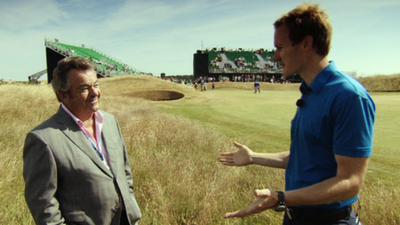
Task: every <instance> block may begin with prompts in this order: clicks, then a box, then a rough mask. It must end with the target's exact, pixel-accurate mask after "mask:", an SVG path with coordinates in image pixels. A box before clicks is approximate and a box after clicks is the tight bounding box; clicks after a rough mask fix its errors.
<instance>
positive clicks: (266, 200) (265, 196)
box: [224, 189, 278, 219]
mask: <svg viewBox="0 0 400 225" xmlns="http://www.w3.org/2000/svg"><path fill="white" fill-rule="evenodd" d="M274 194H276V195H277V193H276V192H273V191H271V190H269V189H262V190H255V191H254V195H255V196H257V197H258V199H257V200H256V201H254V202H253V203H252V204H251V205H249V206H248V207H246V208H244V209H241V210H239V211H236V212H231V213H226V214H225V216H224V218H225V219H227V218H232V217H246V216H250V215H252V214H255V213H259V212H262V211H264V210H267V209H270V208H272V207H274V206H275V205H276V204H277V203H278V200H277V196H276V197H272V195H274Z"/></svg>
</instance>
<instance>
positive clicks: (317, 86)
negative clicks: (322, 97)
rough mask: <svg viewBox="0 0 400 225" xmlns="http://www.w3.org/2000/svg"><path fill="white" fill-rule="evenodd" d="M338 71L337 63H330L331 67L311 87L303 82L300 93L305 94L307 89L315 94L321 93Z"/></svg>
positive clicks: (318, 76) (315, 79) (321, 73)
mask: <svg viewBox="0 0 400 225" xmlns="http://www.w3.org/2000/svg"><path fill="white" fill-rule="evenodd" d="M337 71H338V69H337V67H336V63H335V62H334V61H330V62H329V65H328V66H327V67H325V68H324V69H323V70H322V71H321V72H320V73H319V74H318V75H317V76H316V77H315V78H314V80H313V81H312V82H311V84H310V86H307V84H306V83H305V82H304V80H303V81H302V82H301V85H300V91H301V92H302V93H304V91H305V90H306V89H307V88H310V89H312V90H313V91H314V92H316V93H319V92H321V90H322V88H323V87H324V86H325V84H326V83H327V82H328V80H329V79H330V77H331V76H332V74H334V73H336V72H337Z"/></svg>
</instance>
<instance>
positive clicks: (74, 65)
mask: <svg viewBox="0 0 400 225" xmlns="http://www.w3.org/2000/svg"><path fill="white" fill-rule="evenodd" d="M94 68H95V65H94V64H93V63H92V62H91V61H90V60H89V59H86V58H83V57H68V58H65V59H62V60H60V61H59V62H58V64H57V67H56V68H55V69H54V71H53V80H52V81H51V84H52V86H53V90H54V92H55V93H56V96H57V99H58V101H59V102H61V99H60V97H59V96H58V94H57V91H59V90H60V91H61V92H69V91H70V83H69V80H68V72H69V71H70V70H71V69H77V70H88V69H92V70H94Z"/></svg>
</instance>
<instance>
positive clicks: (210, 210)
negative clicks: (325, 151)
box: [0, 76, 400, 224]
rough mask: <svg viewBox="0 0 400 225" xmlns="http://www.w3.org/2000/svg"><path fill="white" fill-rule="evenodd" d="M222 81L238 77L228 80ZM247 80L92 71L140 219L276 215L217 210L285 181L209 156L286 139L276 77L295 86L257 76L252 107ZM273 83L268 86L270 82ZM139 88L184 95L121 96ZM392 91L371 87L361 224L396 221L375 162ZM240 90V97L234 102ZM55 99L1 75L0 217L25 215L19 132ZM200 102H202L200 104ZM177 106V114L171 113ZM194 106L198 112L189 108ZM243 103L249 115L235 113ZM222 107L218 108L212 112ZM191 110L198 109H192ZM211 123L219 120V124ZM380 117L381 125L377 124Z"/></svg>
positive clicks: (386, 150)
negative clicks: (191, 83)
mask: <svg viewBox="0 0 400 225" xmlns="http://www.w3.org/2000/svg"><path fill="white" fill-rule="evenodd" d="M230 84H232V86H233V85H237V86H233V87H230V86H229V85H230ZM223 85H227V86H226V87H224V86H223ZM239 85H243V86H239ZM248 85H249V84H234V83H227V84H222V83H217V84H216V88H217V89H216V90H215V92H214V93H213V92H212V91H207V92H200V91H195V90H193V88H189V87H187V86H185V85H180V84H179V85H178V84H174V83H171V82H167V81H162V80H159V79H157V78H154V77H147V76H138V77H132V76H127V77H118V78H111V79H102V80H101V81H100V87H101V90H102V101H101V108H102V109H103V110H105V111H108V112H111V113H113V114H114V115H116V117H117V118H118V120H119V123H120V125H121V129H122V132H123V134H124V138H125V142H126V144H127V148H128V151H129V157H130V161H131V164H132V171H133V174H134V182H135V184H134V186H135V190H136V191H135V193H136V198H137V200H138V203H139V205H140V207H141V210H142V213H143V219H142V221H141V224H281V218H282V214H278V213H275V212H272V211H271V210H268V211H266V212H263V213H260V214H258V215H254V216H251V217H248V218H245V219H232V220H224V219H222V217H223V215H224V213H225V212H228V211H233V210H237V209H240V208H242V207H244V206H246V205H248V204H250V203H251V202H252V201H254V199H255V198H254V196H252V191H253V190H254V189H256V188H272V189H283V187H284V171H283V170H278V169H269V168H264V167H257V166H249V167H241V168H231V167H229V168H228V167H224V166H222V165H220V164H219V162H218V161H217V158H218V156H219V154H220V153H221V152H225V151H231V150H233V147H232V144H231V143H232V141H233V140H234V139H235V140H237V141H239V142H242V143H244V144H247V145H249V146H251V147H252V148H254V149H262V146H270V147H271V148H278V147H279V146H280V148H282V149H283V148H286V147H287V142H288V129H289V126H286V125H282V124H287V123H289V122H290V121H286V120H288V119H287V118H288V117H290V116H292V107H293V105H292V100H293V99H296V98H297V97H298V93H297V92H294V91H293V92H290V91H289V92H287V91H285V92H282V91H279V90H278V89H279V88H278V87H280V88H288V89H293V90H298V86H297V85H296V84H291V85H290V86H282V85H281V84H270V85H267V84H265V85H264V84H262V86H261V88H262V94H267V93H268V94H270V95H269V96H270V98H271V99H270V100H268V101H267V102H268V104H267V103H265V104H264V105H263V103H262V102H261V101H260V103H259V104H260V105H259V107H250V106H251V105H252V104H251V102H252V101H257V99H255V96H257V97H261V96H262V95H254V94H252V86H250V87H248ZM274 85H275V86H274ZM268 86H269V87H268ZM247 88H250V89H248V90H247ZM263 88H266V89H263ZM274 88H276V91H275V92H273V93H272V92H268V90H274ZM238 89H239V90H238ZM137 90H171V91H177V92H180V93H183V94H184V96H185V97H184V98H182V99H180V100H178V101H173V102H150V101H147V100H144V99H140V98H132V97H127V96H124V94H125V93H129V92H131V91H137ZM209 90H210V89H209ZM264 92H265V93H264ZM239 93H241V94H239ZM283 93H286V94H283ZM374 97H375V96H373V98H374ZM398 97H399V96H398V95H396V94H395V93H389V94H377V95H376V99H377V101H376V103H377V107H378V113H377V115H379V118H378V119H379V124H378V122H377V131H376V134H377V135H376V138H377V140H374V148H376V149H379V151H377V156H376V159H374V157H375V155H374V156H373V158H372V159H371V164H370V169H369V173H368V176H367V181H366V184H365V186H364V188H363V189H362V193H361V196H360V199H361V201H360V202H361V206H362V207H361V210H360V216H361V219H362V221H363V223H364V224H398V223H400V218H399V216H400V215H399V212H400V207H399V206H398V204H397V203H398V202H400V199H399V198H400V197H399V181H398V179H394V177H396V176H392V177H393V179H390V178H388V177H387V176H384V175H382V174H386V173H383V172H382V173H381V172H380V171H381V168H382V169H384V170H385V171H386V170H389V171H392V172H394V173H396V172H395V171H398V168H397V167H396V165H398V164H397V163H396V162H398V159H399V156H398V154H396V151H397V147H396V146H398V144H399V142H398V141H397V140H398V136H399V134H398V132H397V130H398V129H397V128H396V126H397V125H396V123H394V122H393V121H400V119H399V114H398V113H393V114H392V111H390V110H391V109H392V108H393V107H392V108H391V107H389V106H390V104H393V101H394V100H393V99H396V98H398ZM240 98H243V99H244V101H245V103H246V104H245V103H242V104H240V103H239V102H240V101H242V100H240ZM385 99H389V100H385ZM286 102H291V104H287V103H286ZM238 103H239V104H238ZM269 103H270V104H269ZM385 105H387V106H388V107H386V106H385ZM58 106H59V104H58V102H57V101H56V98H55V96H54V93H53V91H52V90H51V88H50V87H49V86H48V85H40V86H34V85H0V121H1V125H2V129H0V171H2V173H0V224H33V221H32V217H31V215H30V213H29V210H28V208H27V207H26V204H25V201H24V198H23V193H24V182H23V179H22V147H23V141H24V139H25V135H26V133H27V132H28V131H29V130H31V129H32V128H34V127H35V126H37V125H38V124H40V123H41V122H43V121H44V120H45V119H47V118H48V117H50V116H51V115H52V114H54V112H56V110H57V108H58ZM196 106H200V107H197V108H196ZM201 106H203V108H205V110H203V111H200V109H201V108H202V107H201ZM190 107H192V108H193V109H192V110H190V109H189V108H190ZM274 109H275V111H276V110H278V109H280V110H279V113H275V114H271V116H269V117H266V116H265V115H260V116H259V118H260V126H259V127H257V129H254V128H253V129H252V127H251V126H248V125H249V124H247V123H250V124H251V122H252V119H251V116H252V115H253V114H254V113H255V112H260V111H261V113H264V114H268V115H270V114H269V113H272V112H273V111H274ZM180 110H182V115H178V114H177V112H178V111H180ZM193 110H195V111H193ZM196 110H197V111H198V112H199V113H195V112H196ZM210 110H211V111H210ZM212 110H215V111H212ZM268 110H270V111H268ZM164 111H168V112H169V113H165V112H164ZM246 111H248V115H249V118H247V119H246V120H243V115H246ZM207 112H214V113H211V114H209V113H207ZM232 112H235V113H232ZM393 112H394V111H393ZM223 113H226V114H225V115H226V118H225V117H221V116H220V114H223ZM197 114H200V115H201V116H198V117H196V118H192V117H193V116H196V115H197ZM388 115H390V118H387V116H388ZM273 118H278V120H274V119H273ZM263 121H264V122H263ZM213 124H214V126H212V125H213ZM218 125H220V127H225V128H224V129H220V128H219V126H218ZM229 127H231V129H230V131H229V129H228V128H229ZM243 127H244V128H243ZM246 127H247V128H246ZM385 127H386V132H387V133H383V131H385ZM397 127H398V126H397ZM242 128H243V129H242ZM260 129H265V130H264V131H265V133H268V132H270V133H268V135H272V134H273V133H276V132H279V135H277V136H276V137H281V139H278V138H277V141H275V140H274V139H268V141H267V142H265V143H263V144H262V145H261V144H257V143H258V140H260V138H263V137H262V135H259V136H257V135H254V136H253V135H251V134H253V133H260V132H264V131H262V130H260ZM245 133H248V134H247V135H245ZM264 139H266V138H264ZM262 150H263V151H265V150H266V149H262ZM387 154H391V156H390V158H391V159H390V160H391V161H390V162H391V163H387V165H386V167H385V168H383V167H382V166H381V165H380V164H378V163H377V162H379V161H380V159H381V158H382V159H385V160H386V158H384V156H385V155H387ZM383 164H384V163H383ZM383 164H382V165H383ZM396 168H397V169H396ZM397 177H398V176H397Z"/></svg>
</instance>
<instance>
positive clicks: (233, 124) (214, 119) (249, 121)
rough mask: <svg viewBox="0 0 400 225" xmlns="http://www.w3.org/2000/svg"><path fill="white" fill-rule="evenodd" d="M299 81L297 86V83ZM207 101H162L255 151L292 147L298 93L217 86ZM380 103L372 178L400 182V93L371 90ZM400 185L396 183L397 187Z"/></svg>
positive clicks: (177, 112)
mask: <svg viewBox="0 0 400 225" xmlns="http://www.w3.org/2000/svg"><path fill="white" fill-rule="evenodd" d="M292 85H294V84H292ZM201 94H202V95H204V99H206V100H205V101H204V102H201V103H199V102H190V101H187V100H182V101H176V102H168V103H159V104H158V105H159V107H160V108H161V109H162V110H163V111H164V112H167V113H171V114H175V115H181V116H183V117H186V118H189V119H191V120H195V121H198V122H199V123H200V124H202V125H203V126H207V127H213V128H215V129H217V130H218V131H220V132H221V133H224V134H226V135H227V136H229V137H231V138H238V137H241V139H244V140H247V141H248V145H249V147H250V148H252V149H253V150H255V151H260V152H279V151H286V150H288V149H289V146H290V136H289V135H290V122H291V120H292V118H293V116H294V114H295V111H296V105H295V102H296V100H297V99H298V98H299V97H300V92H298V91H262V93H261V94H254V93H253V91H252V90H251V89H249V90H224V89H223V90H218V89H217V90H214V91H207V92H202V93H201ZM370 94H371V96H372V98H373V100H374V102H375V104H376V108H377V111H376V121H375V128H374V141H373V155H372V157H371V160H370V165H369V174H368V176H367V181H366V182H370V181H372V180H374V181H377V180H379V181H381V182H384V183H386V184H393V182H395V184H399V183H400V182H399V180H400V173H397V172H396V171H399V169H400V163H399V161H400V151H399V146H400V138H399V137H400V129H399V127H400V93H397V92H392V93H379V92H377V93H375V92H373V93H370ZM395 186H396V185H395Z"/></svg>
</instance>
